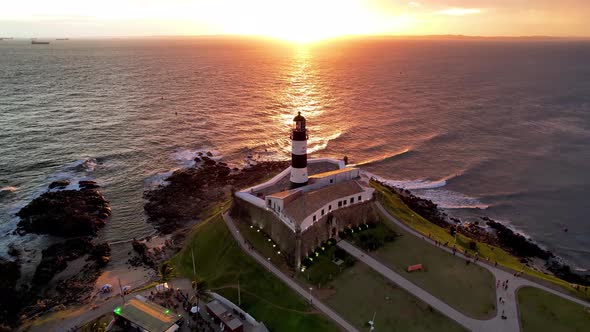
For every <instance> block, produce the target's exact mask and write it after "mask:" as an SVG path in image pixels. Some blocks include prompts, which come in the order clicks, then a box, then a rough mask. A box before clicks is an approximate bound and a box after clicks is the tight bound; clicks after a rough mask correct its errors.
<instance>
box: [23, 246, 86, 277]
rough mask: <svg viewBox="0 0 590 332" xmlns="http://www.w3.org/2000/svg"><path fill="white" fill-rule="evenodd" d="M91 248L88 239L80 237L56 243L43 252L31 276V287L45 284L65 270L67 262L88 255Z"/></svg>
mask: <svg viewBox="0 0 590 332" xmlns="http://www.w3.org/2000/svg"><path fill="white" fill-rule="evenodd" d="M92 248H93V245H92V243H91V242H90V238H88V237H80V238H74V239H69V240H66V241H64V242H59V243H56V244H54V245H51V246H50V247H49V248H47V249H45V250H43V251H42V253H43V256H42V258H41V262H40V263H39V265H38V266H37V269H36V270H35V274H34V275H33V285H35V286H43V285H45V284H47V283H48V282H49V281H50V280H51V279H52V278H53V276H55V274H57V273H59V272H61V271H63V270H65V268H66V267H67V266H68V262H69V261H71V260H74V259H76V258H78V257H81V256H83V255H85V254H87V253H89V252H90V251H91V250H92Z"/></svg>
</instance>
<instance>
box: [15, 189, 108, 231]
mask: <svg viewBox="0 0 590 332" xmlns="http://www.w3.org/2000/svg"><path fill="white" fill-rule="evenodd" d="M110 213H111V209H110V206H109V202H108V201H106V200H105V198H104V196H103V195H102V194H101V193H100V192H99V191H97V190H95V189H83V190H62V191H56V192H46V193H44V194H43V195H41V196H39V197H37V198H35V199H34V200H32V201H31V202H30V203H29V204H27V206H25V207H24V208H22V209H21V210H20V211H19V212H18V213H17V216H19V217H20V218H21V220H20V222H19V223H18V230H19V232H20V233H38V234H50V235H55V236H63V237H72V236H88V235H96V232H97V231H98V229H99V228H100V227H102V226H104V224H105V219H106V218H108V216H109V215H110Z"/></svg>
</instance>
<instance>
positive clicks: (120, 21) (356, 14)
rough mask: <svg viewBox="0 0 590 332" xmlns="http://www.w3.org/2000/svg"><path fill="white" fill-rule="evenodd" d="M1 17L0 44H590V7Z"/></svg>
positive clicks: (453, 5) (106, 4)
mask: <svg viewBox="0 0 590 332" xmlns="http://www.w3.org/2000/svg"><path fill="white" fill-rule="evenodd" d="M1 9H2V11H1V12H0V34H1V35H2V36H0V37H3V36H13V37H44V36H45V37H56V36H68V37H92V36H147V35H212V34H244V35H262V36H268V37H276V38H281V39H286V40H292V41H314V40H319V39H324V38H329V37H336V36H343V35H431V34H463V35H480V36H523V35H550V36H584V37H588V36H590V19H588V17H590V0H559V1H555V0H551V1H550V0H442V1H434V0H422V1H420V0H418V1H394V0H364V1H363V0H250V1H248V0H102V1H93V2H90V1H79V0H51V1H46V0H18V1H6V2H5V3H4V4H2V8H1Z"/></svg>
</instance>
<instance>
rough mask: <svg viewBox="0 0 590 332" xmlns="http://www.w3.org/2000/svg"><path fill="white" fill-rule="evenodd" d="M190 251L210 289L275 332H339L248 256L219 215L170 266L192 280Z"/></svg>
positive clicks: (198, 228) (199, 230)
mask: <svg viewBox="0 0 590 332" xmlns="http://www.w3.org/2000/svg"><path fill="white" fill-rule="evenodd" d="M191 250H194V254H195V263H196V270H197V276H198V277H199V278H202V279H204V280H206V281H207V283H208V284H209V287H210V288H211V289H212V290H215V291H216V292H218V293H219V294H221V295H223V296H225V297H226V298H228V299H230V300H231V301H233V302H234V303H238V295H237V284H238V279H239V282H240V289H241V300H242V305H241V307H242V308H243V309H244V310H246V311H247V312H248V313H249V314H251V315H252V316H253V317H254V318H255V319H257V320H259V321H262V322H264V324H265V325H266V326H267V327H268V329H269V330H271V331H338V330H339V327H338V326H337V325H336V324H335V323H333V322H332V321H331V320H329V319H328V318H326V317H324V316H323V315H322V314H321V313H319V312H317V311H316V310H315V309H314V308H312V307H311V306H309V305H308V304H307V303H306V302H305V300H304V299H303V298H301V297H300V296H299V295H298V294H296V293H295V292H293V291H292V290H291V289H290V288H288V287H287V286H285V285H284V284H283V283H282V282H281V281H280V280H278V279H277V278H276V277H274V276H273V275H272V274H271V273H269V272H268V271H266V270H265V269H263V268H261V267H260V266H259V265H258V263H257V262H255V261H254V260H253V259H252V258H250V257H249V256H247V255H246V254H244V253H243V252H242V251H241V249H240V248H239V247H238V245H237V243H236V242H235V240H234V238H233V237H232V236H231V234H230V233H229V231H228V229H227V227H226V225H225V224H224V223H223V220H222V218H221V214H220V213H218V212H217V213H215V214H214V215H213V216H212V217H210V218H209V219H208V220H205V221H204V222H202V223H201V224H199V225H198V226H196V227H195V228H194V229H193V232H192V234H191V235H190V236H189V238H188V240H187V243H186V245H185V247H184V249H183V250H181V251H180V252H179V253H178V254H176V255H175V256H174V257H173V258H172V260H171V262H172V263H173V265H174V266H175V268H176V272H177V274H179V275H181V276H184V277H187V278H192V277H193V268H192V259H191Z"/></svg>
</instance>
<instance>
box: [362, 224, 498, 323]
mask: <svg viewBox="0 0 590 332" xmlns="http://www.w3.org/2000/svg"><path fill="white" fill-rule="evenodd" d="M390 227H391V228H392V229H393V231H394V232H396V233H398V234H399V235H400V236H398V237H397V238H396V239H395V240H394V241H393V242H389V243H387V244H385V246H384V247H382V248H380V249H378V250H377V251H374V252H372V253H371V255H372V256H374V257H375V258H377V259H378V260H379V261H380V262H382V263H383V264H385V265H387V266H389V267H390V268H391V269H392V270H394V271H395V272H397V273H399V274H400V275H402V276H403V277H404V278H406V279H408V280H409V281H411V282H413V283H414V284H416V285H418V286H420V287H421V288H423V289H424V290H426V291H427V292H429V293H431V294H432V295H434V296H436V297H438V298H439V299H440V300H443V301H444V302H446V303H448V304H449V305H450V306H452V307H454V308H455V309H457V310H459V311H461V312H463V313H464V314H466V315H468V316H471V317H473V318H477V319H488V318H491V317H493V316H495V313H496V289H495V280H494V276H493V275H492V274H491V273H490V272H489V271H488V270H486V269H484V268H483V267H481V266H478V265H476V264H469V265H465V260H463V259H460V258H458V257H456V256H453V255H452V254H449V253H447V252H445V251H442V250H440V249H439V248H436V247H435V246H432V245H430V244H428V243H427V242H425V241H424V240H422V239H419V238H417V237H415V236H414V235H412V234H409V233H407V232H405V231H403V230H402V229H400V228H398V227H396V226H395V225H393V224H391V223H390ZM414 264H423V266H424V271H416V272H412V273H408V272H406V269H407V267H408V266H409V265H414Z"/></svg>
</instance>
